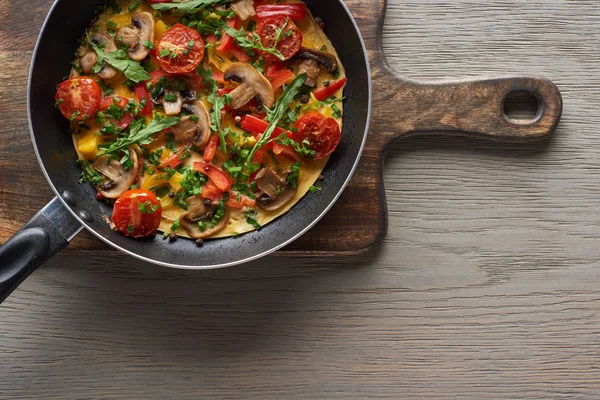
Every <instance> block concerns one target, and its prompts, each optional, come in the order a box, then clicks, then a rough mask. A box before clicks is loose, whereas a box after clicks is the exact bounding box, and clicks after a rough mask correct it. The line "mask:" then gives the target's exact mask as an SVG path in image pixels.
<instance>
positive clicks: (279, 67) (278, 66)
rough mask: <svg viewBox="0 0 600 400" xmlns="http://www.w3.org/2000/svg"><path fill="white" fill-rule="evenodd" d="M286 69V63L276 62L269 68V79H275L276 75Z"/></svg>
mask: <svg viewBox="0 0 600 400" xmlns="http://www.w3.org/2000/svg"><path fill="white" fill-rule="evenodd" d="M284 69H285V63H283V62H281V61H274V62H273V63H271V64H270V65H269V66H268V67H267V79H271V78H274V77H275V75H277V74H279V73H280V72H282V71H283V70H284Z"/></svg>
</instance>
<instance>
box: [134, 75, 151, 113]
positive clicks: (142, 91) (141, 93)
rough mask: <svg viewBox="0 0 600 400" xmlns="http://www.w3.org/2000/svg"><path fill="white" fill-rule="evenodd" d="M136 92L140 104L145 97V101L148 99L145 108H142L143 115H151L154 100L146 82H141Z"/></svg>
mask: <svg viewBox="0 0 600 400" xmlns="http://www.w3.org/2000/svg"><path fill="white" fill-rule="evenodd" d="M135 94H136V96H137V98H138V101H139V102H140V104H141V103H142V100H143V99H145V101H146V105H144V108H142V115H143V116H144V117H151V116H152V109H153V107H152V100H151V99H150V92H148V89H147V88H146V84H145V83H140V84H139V85H137V86H136V87H135Z"/></svg>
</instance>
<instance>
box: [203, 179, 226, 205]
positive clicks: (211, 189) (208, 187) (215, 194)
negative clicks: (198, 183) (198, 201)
mask: <svg viewBox="0 0 600 400" xmlns="http://www.w3.org/2000/svg"><path fill="white" fill-rule="evenodd" d="M202 198H204V199H209V200H212V201H219V200H221V199H222V198H223V191H222V190H221V189H219V188H218V187H217V186H216V185H215V184H214V183H212V181H208V182H206V184H205V185H204V187H203V188H202Z"/></svg>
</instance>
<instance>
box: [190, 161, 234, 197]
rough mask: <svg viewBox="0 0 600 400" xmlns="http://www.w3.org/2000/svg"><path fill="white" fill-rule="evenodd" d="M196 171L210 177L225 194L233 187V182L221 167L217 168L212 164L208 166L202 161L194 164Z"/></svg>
mask: <svg viewBox="0 0 600 400" xmlns="http://www.w3.org/2000/svg"><path fill="white" fill-rule="evenodd" d="M194 171H198V172H200V173H201V174H204V175H206V176H208V179H210V180H211V181H212V183H214V184H215V185H216V186H217V187H218V188H219V189H221V190H222V191H223V192H226V191H228V190H229V188H230V187H231V181H230V180H229V178H228V177H227V175H226V174H225V172H223V170H222V169H220V168H219V167H215V166H214V165H212V164H207V163H204V162H202V161H196V162H195V163H194Z"/></svg>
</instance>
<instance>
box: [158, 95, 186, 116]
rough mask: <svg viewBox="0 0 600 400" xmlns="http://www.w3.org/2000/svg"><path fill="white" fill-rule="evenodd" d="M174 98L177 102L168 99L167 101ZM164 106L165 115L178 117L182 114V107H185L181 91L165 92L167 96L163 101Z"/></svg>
mask: <svg viewBox="0 0 600 400" xmlns="http://www.w3.org/2000/svg"><path fill="white" fill-rule="evenodd" d="M172 96H175V97H174V98H175V101H167V99H165V98H169V99H171V97H172ZM162 105H163V108H164V109H165V114H167V115H177V114H179V113H180V112H181V107H182V106H183V97H182V96H181V93H180V92H179V91H176V90H170V89H167V90H165V94H164V96H163V99H162Z"/></svg>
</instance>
